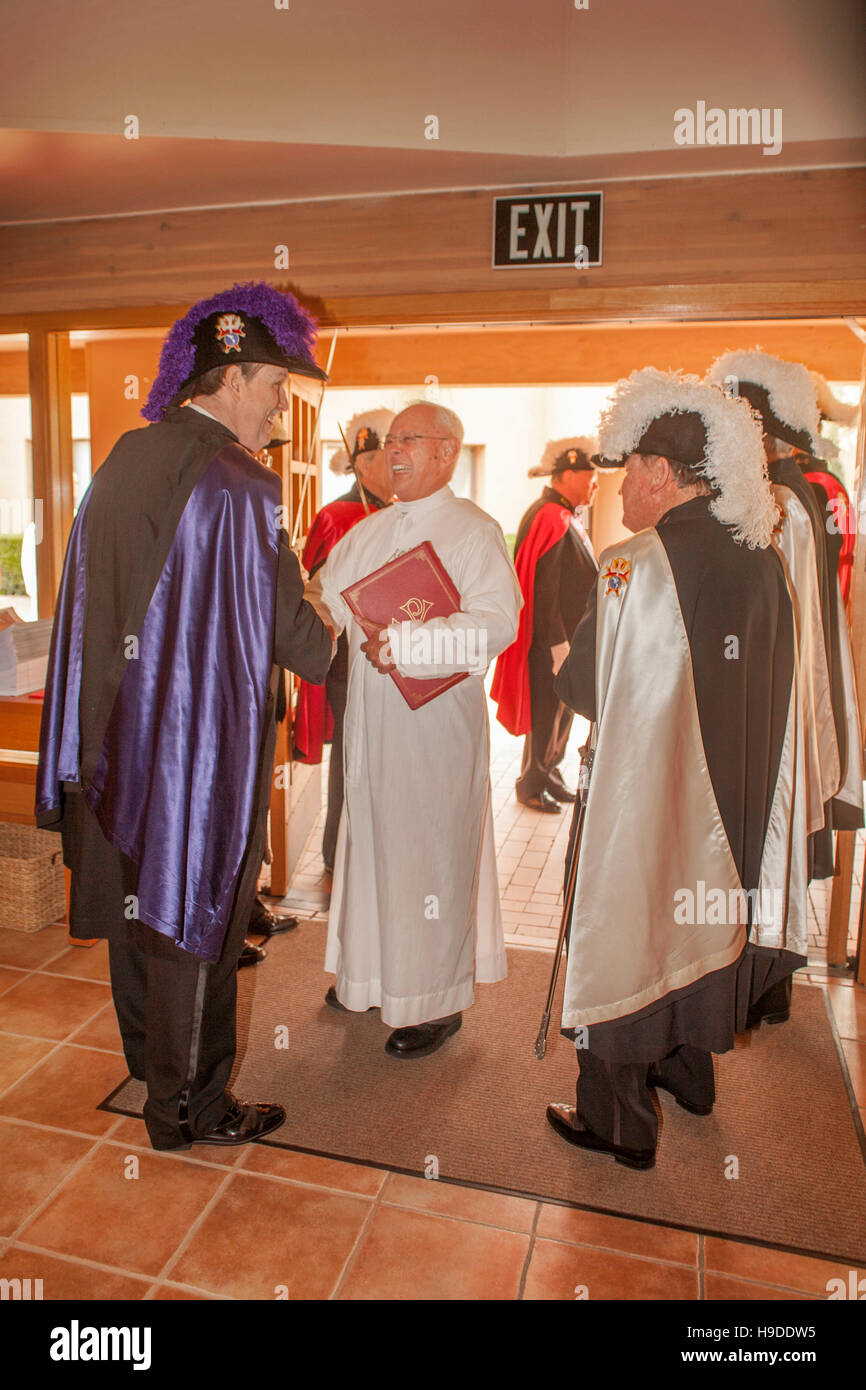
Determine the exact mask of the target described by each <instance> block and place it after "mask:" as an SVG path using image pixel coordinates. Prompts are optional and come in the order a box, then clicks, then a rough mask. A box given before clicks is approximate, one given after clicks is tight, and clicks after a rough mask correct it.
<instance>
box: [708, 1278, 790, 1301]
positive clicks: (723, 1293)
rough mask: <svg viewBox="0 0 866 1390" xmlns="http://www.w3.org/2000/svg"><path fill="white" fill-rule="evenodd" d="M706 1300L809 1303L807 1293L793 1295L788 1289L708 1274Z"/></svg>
mask: <svg viewBox="0 0 866 1390" xmlns="http://www.w3.org/2000/svg"><path fill="white" fill-rule="evenodd" d="M704 1298H705V1299H707V1301H708V1302H717V1301H719V1300H724V1299H730V1300H732V1301H734V1300H736V1301H737V1302H741V1301H744V1302H745V1301H751V1302H762V1301H768V1300H771V1299H785V1300H789V1301H790V1302H791V1303H797V1302H799V1301H801V1300H802V1301H803V1302H807V1303H808V1302H809V1301H810V1297H809V1294H807V1293H791V1292H790V1291H789V1290H787V1289H772V1288H770V1287H769V1286H768V1285H766V1284H749V1283H748V1282H747V1281H746V1280H745V1279H733V1278H731V1276H730V1275H729V1274H713V1273H710V1272H708V1273H706V1274H705V1275H704Z"/></svg>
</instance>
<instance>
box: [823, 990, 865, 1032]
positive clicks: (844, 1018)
mask: <svg viewBox="0 0 866 1390" xmlns="http://www.w3.org/2000/svg"><path fill="white" fill-rule="evenodd" d="M827 989H828V992H829V995H830V1002H831V1004H832V1005H833V1013H834V1015H835V1018H836V1027H837V1028H838V1029H839V1036H840V1037H842V1038H859V1039H860V1041H861V1042H866V989H863V988H862V986H861V987H858V988H856V989H850V988H845V987H842V986H839V985H837V984H836V983H835V982H834V983H831V984H828V986H827Z"/></svg>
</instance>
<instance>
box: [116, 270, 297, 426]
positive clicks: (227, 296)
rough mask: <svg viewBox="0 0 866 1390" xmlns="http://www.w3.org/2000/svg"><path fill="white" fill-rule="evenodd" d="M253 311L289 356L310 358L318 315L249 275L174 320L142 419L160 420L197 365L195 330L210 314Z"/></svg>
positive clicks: (288, 295) (250, 312)
mask: <svg viewBox="0 0 866 1390" xmlns="http://www.w3.org/2000/svg"><path fill="white" fill-rule="evenodd" d="M223 312H225V313H242V314H251V315H252V316H253V318H258V319H261V321H262V323H263V324H264V325H265V327H266V328H267V329H268V331H269V332H270V333H271V335H272V336H273V338H274V339H275V341H276V342H277V343H278V344H279V346H280V347H281V348H282V349H283V351H284V352H285V353H286V354H287V355H288V356H290V357H302V358H303V357H305V358H308V359H309V360H310V361H311V362H312V360H313V348H314V346H315V342H316V326H317V325H316V320H315V319H314V318H312V317H311V315H310V314H308V313H307V311H306V309H302V308H301V306H300V304H299V303H298V301H297V300H296V299H295V297H294V296H293V295H291V294H283V293H281V292H280V291H279V290H275V289H274V288H273V286H272V285H269V284H267V283H266V281H264V280H248V281H246V282H245V283H244V284H239V285H233V286H232V288H231V289H230V290H221V291H220V293H219V294H215V295H213V297H212V298H211V299H200V300H199V302H198V303H197V304H194V305H193V306H192V308H191V309H190V311H189V313H188V314H185V315H184V317H183V318H182V319H178V320H177V322H176V323H175V324H173V325H172V327H171V329H170V331H169V333H168V336H167V337H166V340H165V342H164V343H163V345H162V353H161V355H160V359H159V372H158V374H157V378H156V381H155V382H154V383H153V386H152V387H151V388H150V395H149V396H148V398H147V401H146V403H145V405H144V406H143V407H142V411H141V413H142V415H143V416H144V418H145V420H153V421H157V420H161V419H162V417H163V414H164V412H165V410H166V407H167V406H169V405H170V404H171V402H172V400H173V399H174V397H175V396H176V395H177V393H178V391H179V390H180V388H181V387H182V386H183V384H184V382H185V381H187V380H188V379H189V377H190V376H191V375H192V373H193V371H194V369H195V343H194V341H193V333H194V331H195V328H196V326H197V324H199V323H201V321H202V319H206V318H208V317H209V315H210V314H216V313H223Z"/></svg>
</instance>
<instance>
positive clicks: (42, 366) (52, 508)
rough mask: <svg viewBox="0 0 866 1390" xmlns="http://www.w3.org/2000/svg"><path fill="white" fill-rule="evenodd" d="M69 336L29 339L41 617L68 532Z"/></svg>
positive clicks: (52, 593)
mask: <svg viewBox="0 0 866 1390" xmlns="http://www.w3.org/2000/svg"><path fill="white" fill-rule="evenodd" d="M71 378H72V370H71V361H70V349H69V334H68V333H47V332H46V331H45V330H44V329H37V330H36V331H35V332H34V333H32V334H31V337H30V372H29V385H30V409H31V416H32V435H33V497H34V501H35V505H36V508H37V524H38V515H39V509H40V507H41V514H42V539H41V541H40V542H39V544H38V545H37V547H36V572H37V583H38V589H39V616H40V618H45V617H49V616H50V615H51V614H52V613H53V612H54V602H55V598H56V596H57V589H58V586H59V584H60V575H61V572H62V569H63V554H64V550H65V546H66V538H67V536H68V535H69V531H70V528H71V526H72V505H73V494H72V402H71Z"/></svg>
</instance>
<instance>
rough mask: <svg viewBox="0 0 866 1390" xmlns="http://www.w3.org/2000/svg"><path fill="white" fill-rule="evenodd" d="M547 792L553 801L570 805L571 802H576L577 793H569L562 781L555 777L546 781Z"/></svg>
mask: <svg viewBox="0 0 866 1390" xmlns="http://www.w3.org/2000/svg"><path fill="white" fill-rule="evenodd" d="M547 790H548V792H549V793H550V795H551V796H552V797H553V799H554V801H564V802H567V803H570V802H572V801H576V800H577V793H576V792H570V791H569V790H568V787H567V786H566V785H565V783H564V782H563V781H560V780H559V779H558V778H556V777H549V778H548V779H547Z"/></svg>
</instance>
